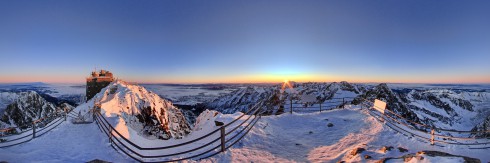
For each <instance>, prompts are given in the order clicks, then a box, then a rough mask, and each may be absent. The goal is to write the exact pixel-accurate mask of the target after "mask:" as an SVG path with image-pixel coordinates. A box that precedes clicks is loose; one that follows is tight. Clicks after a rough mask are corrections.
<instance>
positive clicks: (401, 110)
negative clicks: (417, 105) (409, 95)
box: [352, 83, 420, 122]
mask: <svg viewBox="0 0 490 163" xmlns="http://www.w3.org/2000/svg"><path fill="white" fill-rule="evenodd" d="M364 99H366V100H368V101H374V99H379V100H382V101H385V102H386V103H387V105H386V109H388V110H391V111H393V112H395V113H396V114H398V115H401V116H402V117H403V118H406V119H408V120H410V121H414V122H420V119H419V118H418V117H417V114H415V113H414V112H413V111H412V110H411V109H410V107H408V106H407V102H408V101H407V100H406V99H404V98H400V96H399V94H397V93H395V92H393V91H392V90H391V89H390V88H389V87H388V85H386V84H385V83H382V84H379V85H378V86H376V87H374V88H372V89H370V90H368V91H367V92H366V93H364V94H362V95H359V96H358V97H356V98H355V99H354V100H353V101H352V104H355V105H357V104H360V103H361V102H363V101H364Z"/></svg>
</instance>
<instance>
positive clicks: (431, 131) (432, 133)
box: [430, 128, 434, 145]
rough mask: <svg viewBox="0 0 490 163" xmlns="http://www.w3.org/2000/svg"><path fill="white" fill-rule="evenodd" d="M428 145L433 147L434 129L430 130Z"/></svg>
mask: <svg viewBox="0 0 490 163" xmlns="http://www.w3.org/2000/svg"><path fill="white" fill-rule="evenodd" d="M430 145H434V128H432V129H431V130H430Z"/></svg>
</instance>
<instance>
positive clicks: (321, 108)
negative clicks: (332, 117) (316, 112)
mask: <svg viewBox="0 0 490 163" xmlns="http://www.w3.org/2000/svg"><path fill="white" fill-rule="evenodd" d="M320 112H322V103H321V102H320Z"/></svg>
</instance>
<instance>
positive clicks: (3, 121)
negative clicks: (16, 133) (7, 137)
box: [0, 91, 73, 129]
mask: <svg viewBox="0 0 490 163" xmlns="http://www.w3.org/2000/svg"><path fill="white" fill-rule="evenodd" d="M68 106H69V105H68V104H66V105H63V107H68ZM69 108H73V107H71V106H70V107H69ZM57 109H58V107H56V106H55V105H54V104H52V103H50V102H48V101H46V100H45V99H44V98H43V97H41V96H40V95H39V94H38V93H36V92H34V91H29V92H21V93H18V97H17V99H15V100H14V102H13V103H11V104H9V105H8V106H7V108H6V109H5V110H4V111H3V113H2V115H0V116H1V118H0V128H8V127H21V128H22V129H26V128H29V127H31V122H32V121H34V120H37V119H40V118H43V117H53V116H54V114H56V111H57ZM48 122H49V119H48Z"/></svg>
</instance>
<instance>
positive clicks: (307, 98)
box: [301, 95, 317, 102]
mask: <svg viewBox="0 0 490 163" xmlns="http://www.w3.org/2000/svg"><path fill="white" fill-rule="evenodd" d="M301 102H317V100H316V96H315V95H301Z"/></svg>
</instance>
